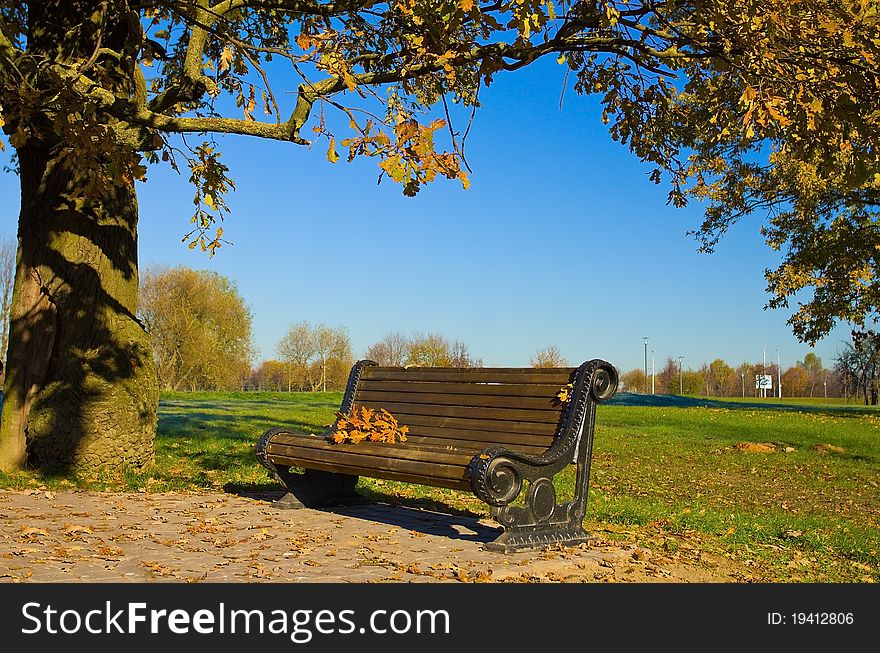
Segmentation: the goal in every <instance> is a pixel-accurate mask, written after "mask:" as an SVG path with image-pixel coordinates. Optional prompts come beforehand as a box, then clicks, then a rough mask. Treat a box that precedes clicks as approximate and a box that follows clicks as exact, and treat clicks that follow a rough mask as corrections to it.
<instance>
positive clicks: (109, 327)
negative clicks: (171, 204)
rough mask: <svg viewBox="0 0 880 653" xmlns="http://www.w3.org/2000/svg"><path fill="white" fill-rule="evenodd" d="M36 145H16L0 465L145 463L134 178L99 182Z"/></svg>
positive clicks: (151, 433)
mask: <svg viewBox="0 0 880 653" xmlns="http://www.w3.org/2000/svg"><path fill="white" fill-rule="evenodd" d="M55 152H57V150H55V149H53V148H51V147H48V146H46V145H43V144H34V145H27V146H25V147H23V148H21V149H20V150H19V157H20V161H21V184H22V204H21V216H20V218H19V255H18V262H17V272H16V283H15V289H14V291H13V306H12V319H11V324H10V338H9V349H8V356H7V377H6V384H5V388H4V403H3V413H2V422H0V443H2V446H0V467H5V468H11V467H15V466H16V465H17V464H18V463H20V462H21V459H22V455H23V453H24V452H23V451H22V450H21V448H22V445H24V444H25V443H26V455H27V461H28V463H29V464H32V465H34V466H38V467H40V468H44V469H60V470H61V471H88V470H95V469H97V468H106V467H115V466H119V465H123V464H124V465H126V466H131V467H144V466H147V465H149V464H151V463H152V461H153V442H154V438H155V429H156V409H157V406H158V386H157V379H156V371H155V364H154V361H153V357H152V350H151V347H150V341H149V337H148V335H147V334H146V332H145V331H144V329H143V328H142V327H141V325H140V324H139V323H138V321H137V319H136V317H135V315H136V310H137V292H138V272H137V199H136V196H135V191H134V184H133V183H127V184H125V183H123V184H119V185H115V186H107V187H96V186H95V184H94V178H93V177H92V174H93V172H94V171H91V172H90V171H89V170H88V167H84V168H83V167H80V166H79V165H78V162H77V161H76V160H74V159H73V158H72V157H64V156H63V155H61V156H59V155H57V154H55Z"/></svg>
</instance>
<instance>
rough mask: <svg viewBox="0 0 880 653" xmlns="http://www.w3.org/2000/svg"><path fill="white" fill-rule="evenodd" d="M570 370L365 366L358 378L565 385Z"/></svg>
mask: <svg viewBox="0 0 880 653" xmlns="http://www.w3.org/2000/svg"><path fill="white" fill-rule="evenodd" d="M571 372H572V370H568V369H566V370H560V371H553V370H549V371H548V370H535V371H532V370H525V371H523V370H518V371H514V370H513V369H511V370H509V371H505V370H504V369H500V368H486V367H482V368H481V367H477V368H473V369H460V368H441V367H438V368H419V367H410V368H396V367H368V368H366V369H365V370H364V371H363V373H362V378H363V379H364V380H366V379H377V380H388V381H409V382H418V381H434V382H437V381H439V382H444V383H449V382H464V383H510V384H530V383H540V384H550V385H555V384H559V385H560V386H562V385H565V384H566V383H568V381H569V377H570V376H571Z"/></svg>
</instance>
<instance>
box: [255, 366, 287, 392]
mask: <svg viewBox="0 0 880 653" xmlns="http://www.w3.org/2000/svg"><path fill="white" fill-rule="evenodd" d="M287 381H288V373H287V364H286V363H284V362H283V361H277V360H267V361H263V362H262V363H260V365H259V366H258V367H257V368H256V369H255V370H254V371H253V373H252V374H251V386H252V387H253V388H254V389H256V390H270V391H273V392H280V391H282V390H285V389H287Z"/></svg>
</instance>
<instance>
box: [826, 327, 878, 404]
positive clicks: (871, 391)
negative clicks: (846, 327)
mask: <svg viewBox="0 0 880 653" xmlns="http://www.w3.org/2000/svg"><path fill="white" fill-rule="evenodd" d="M837 366H838V370H839V374H840V376H842V377H843V378H844V379H845V380H846V381H845V382H846V384H847V386H848V387H849V389H850V390H851V391H852V393H853V394H861V395H862V396H863V397H864V399H865V405H871V406H876V405H877V401H878V395H880V333H878V332H874V331H853V332H852V342H851V343H844V349H843V351H842V352H841V353H840V354H838V356H837Z"/></svg>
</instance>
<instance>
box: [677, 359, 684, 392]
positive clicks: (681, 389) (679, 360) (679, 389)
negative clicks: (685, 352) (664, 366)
mask: <svg viewBox="0 0 880 653" xmlns="http://www.w3.org/2000/svg"><path fill="white" fill-rule="evenodd" d="M681 359H682V357H681V356H679V357H678V394H680V395H683V394H684V388H683V387H682V383H681Z"/></svg>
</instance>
